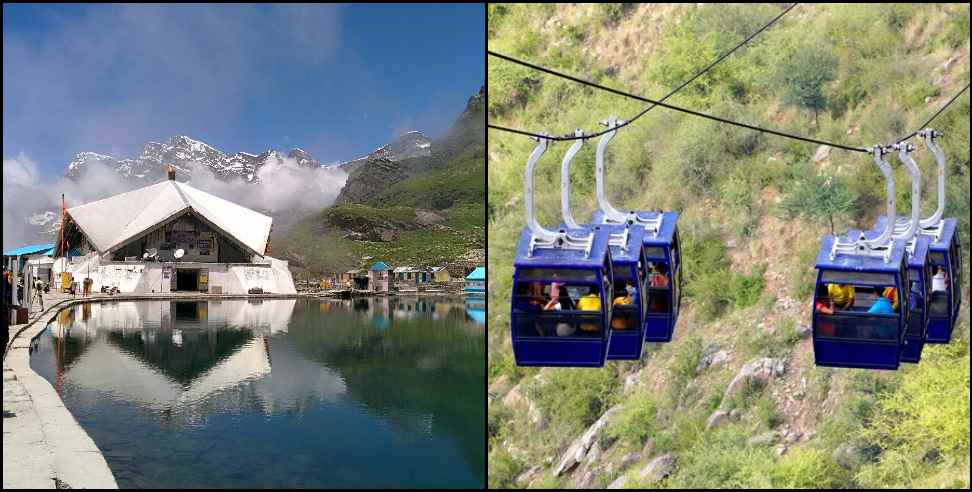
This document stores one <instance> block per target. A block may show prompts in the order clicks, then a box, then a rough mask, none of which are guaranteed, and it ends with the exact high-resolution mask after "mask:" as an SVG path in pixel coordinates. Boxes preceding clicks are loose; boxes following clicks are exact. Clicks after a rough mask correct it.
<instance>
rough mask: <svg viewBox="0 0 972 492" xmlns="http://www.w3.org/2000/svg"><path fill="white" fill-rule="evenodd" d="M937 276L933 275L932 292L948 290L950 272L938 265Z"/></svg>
mask: <svg viewBox="0 0 972 492" xmlns="http://www.w3.org/2000/svg"><path fill="white" fill-rule="evenodd" d="M936 268H937V270H936V271H935V276H934V277H932V292H946V291H947V290H948V274H947V273H945V267H942V266H940V267H936Z"/></svg>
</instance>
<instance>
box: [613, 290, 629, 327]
mask: <svg viewBox="0 0 972 492" xmlns="http://www.w3.org/2000/svg"><path fill="white" fill-rule="evenodd" d="M625 287H626V289H627V293H626V294H625V295H623V296H618V297H615V298H614V302H613V303H612V304H613V305H614V306H630V305H632V304H633V303H634V299H633V298H632V295H631V294H632V291H633V290H634V288H633V287H631V284H630V283H628V284H626V285H625ZM630 325H631V319H630V318H629V317H627V316H618V315H615V316H614V317H613V319H612V320H611V328H613V329H615V330H627V329H630V328H631V326H630Z"/></svg>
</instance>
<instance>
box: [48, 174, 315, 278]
mask: <svg viewBox="0 0 972 492" xmlns="http://www.w3.org/2000/svg"><path fill="white" fill-rule="evenodd" d="M272 222H273V219H272V218H271V217H268V216H266V215H263V214H261V213H258V212H255V211H253V210H250V209H248V208H246V207H243V206H240V205H237V204H235V203H233V202H230V201H227V200H224V199H222V198H219V197H216V196H213V195H210V194H209V193H206V192H203V191H200V190H198V189H196V188H193V187H192V186H189V185H188V184H186V183H180V182H178V181H176V180H175V173H174V172H171V171H170V173H169V179H168V180H166V181H163V182H161V183H157V184H154V185H150V186H146V187H144V188H140V189H137V190H133V191H129V192H127V193H122V194H119V195H114V196H111V197H108V198H104V199H102V200H98V201H95V202H91V203H86V204H84V205H79V206H77V207H73V208H69V209H67V210H65V212H64V220H63V224H62V230H61V234H62V236H61V237H59V238H58V241H59V242H58V243H57V245H56V247H55V254H54V257H55V258H57V260H56V261H55V263H54V265H53V268H52V273H53V280H54V283H55V285H57V286H58V287H60V286H61V276H60V273H61V272H62V271H66V272H69V273H70V274H71V277H72V278H71V281H72V282H77V285H79V286H80V285H83V282H84V279H86V278H90V279H91V290H92V292H98V291H100V290H103V289H111V288H113V287H114V288H117V289H118V291H119V292H123V293H168V292H203V293H212V294H247V293H273V294H294V293H296V289H295V288H294V281H293V277H291V274H290V270H289V269H288V267H287V262H286V261H282V260H278V259H275V258H271V257H270V256H269V254H270V228H271V225H272ZM75 250H76V251H79V252H80V253H81V254H80V256H76V257H72V258H69V259H66V258H63V256H64V254H63V253H64V251H75Z"/></svg>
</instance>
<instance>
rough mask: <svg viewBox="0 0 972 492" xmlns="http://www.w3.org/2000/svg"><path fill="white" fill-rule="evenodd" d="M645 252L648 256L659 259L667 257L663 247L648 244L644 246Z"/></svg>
mask: <svg viewBox="0 0 972 492" xmlns="http://www.w3.org/2000/svg"><path fill="white" fill-rule="evenodd" d="M645 253H646V254H647V255H648V257H649V258H656V259H659V260H667V259H668V258H666V257H665V248H661V247H657V246H648V247H646V248H645Z"/></svg>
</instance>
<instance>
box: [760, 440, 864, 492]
mask: <svg viewBox="0 0 972 492" xmlns="http://www.w3.org/2000/svg"><path fill="white" fill-rule="evenodd" d="M849 475H850V474H849V473H848V472H847V471H846V470H844V469H843V468H841V467H840V466H839V465H837V463H835V462H834V460H833V459H831V457H830V454H829V453H828V452H827V451H826V450H823V449H819V448H807V447H798V448H796V449H794V450H791V451H790V452H788V453H787V454H785V455H783V456H782V457H781V458H780V460H779V461H777V462H776V465H775V466H773V468H772V469H771V470H770V480H771V481H772V483H773V488H776V489H820V490H834V489H842V488H848V486H849V485H851V484H852V483H853V482H852V481H851V477H850V476H849Z"/></svg>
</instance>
